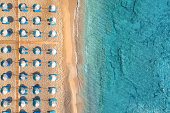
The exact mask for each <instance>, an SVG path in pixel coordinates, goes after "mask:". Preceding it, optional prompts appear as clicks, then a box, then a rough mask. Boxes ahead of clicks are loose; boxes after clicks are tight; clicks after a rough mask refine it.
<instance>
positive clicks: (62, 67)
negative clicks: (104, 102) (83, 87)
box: [0, 0, 81, 113]
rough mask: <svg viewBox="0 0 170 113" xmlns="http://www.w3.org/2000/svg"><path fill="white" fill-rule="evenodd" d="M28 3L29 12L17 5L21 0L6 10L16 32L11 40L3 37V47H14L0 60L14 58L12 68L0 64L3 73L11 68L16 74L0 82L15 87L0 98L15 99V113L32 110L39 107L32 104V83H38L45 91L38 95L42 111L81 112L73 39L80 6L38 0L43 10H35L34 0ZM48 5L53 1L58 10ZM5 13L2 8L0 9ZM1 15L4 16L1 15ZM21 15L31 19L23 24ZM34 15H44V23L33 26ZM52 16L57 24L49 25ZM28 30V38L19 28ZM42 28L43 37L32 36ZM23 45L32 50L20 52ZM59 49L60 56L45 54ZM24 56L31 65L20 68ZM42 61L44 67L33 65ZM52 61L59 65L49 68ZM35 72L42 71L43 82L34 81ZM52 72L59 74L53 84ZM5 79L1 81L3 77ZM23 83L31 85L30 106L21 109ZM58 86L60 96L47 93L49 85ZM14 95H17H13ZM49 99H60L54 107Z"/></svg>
mask: <svg viewBox="0 0 170 113" xmlns="http://www.w3.org/2000/svg"><path fill="white" fill-rule="evenodd" d="M0 2H5V1H4V0H0ZM24 2H25V3H26V4H27V5H28V12H27V13H24V12H21V11H19V9H18V5H19V4H20V3H21V1H19V0H12V1H11V3H12V4H13V5H14V6H15V8H13V9H12V10H11V11H10V12H9V13H8V14H7V13H5V12H3V13H2V14H5V15H6V16H9V15H10V16H13V17H14V22H13V23H12V24H11V25H9V26H10V27H11V28H12V29H14V33H13V34H12V36H11V37H9V38H8V39H7V38H5V37H1V39H0V40H1V42H0V47H4V46H7V45H9V46H11V47H12V52H11V53H10V54H5V55H3V54H1V55H0V56H1V61H2V60H4V59H7V58H10V57H12V60H13V61H14V62H13V63H12V65H11V67H7V68H2V67H0V70H3V71H1V74H3V73H5V72H6V71H9V70H11V71H12V72H13V76H12V79H11V80H8V81H7V82H5V81H3V82H2V83H1V84H0V87H3V86H5V85H6V84H11V85H12V89H11V92H12V93H9V94H7V95H2V94H0V100H2V99H5V98H7V97H12V98H13V101H12V103H11V105H10V106H9V107H10V108H11V111H12V112H19V111H20V110H21V109H24V110H25V111H26V112H28V113H30V112H32V111H34V110H35V109H37V108H34V107H32V99H33V98H34V97H35V95H34V94H33V93H32V86H33V85H35V84H39V85H40V86H41V87H42V92H43V93H40V94H39V95H38V96H39V97H40V98H41V99H42V102H41V103H42V104H41V105H40V107H39V109H41V111H42V112H46V111H50V110H55V111H56V112H60V113H64V112H65V113H79V110H78V109H79V108H78V107H79V106H78V104H79V103H80V102H81V101H80V99H78V98H79V96H78V89H79V88H78V86H79V85H78V78H77V69H76V55H75V51H74V48H75V47H74V46H75V45H74V43H75V42H74V41H73V22H74V13H75V10H76V7H77V1H76V0H64V1H60V0H59V1H57V0H50V1H44V2H41V0H37V1H36V2H35V3H38V4H40V5H41V6H42V13H35V12H33V11H32V8H31V7H32V5H33V4H34V2H29V0H26V1H24ZM47 4H54V5H56V6H57V13H56V14H51V13H50V12H48V5H47ZM1 12H2V11H1ZM1 16H2V15H1ZM21 16H25V17H27V18H28V20H29V22H28V25H20V24H19V22H18V19H19V18H20V17H21ZM35 16H40V17H42V23H41V26H34V25H33V24H32V23H33V21H32V18H33V17H35ZM49 17H56V19H57V27H56V26H52V27H51V26H48V24H47V22H46V21H47V19H49ZM9 26H7V25H3V24H1V27H2V28H7V27H9ZM21 28H22V29H26V30H27V31H28V37H24V38H23V37H20V36H19V34H18V33H19V30H20V29H21ZM35 29H39V30H40V31H41V32H42V38H35V37H34V36H33V35H32V32H33V30H35ZM52 29H53V30H56V31H57V38H49V37H48V31H49V30H52ZM20 46H24V47H26V48H28V49H29V51H28V52H29V54H27V55H21V54H19V52H18V49H19V47H20ZM36 46H39V47H41V48H42V50H43V51H42V55H38V56H35V55H34V54H33V53H32V50H33V48H34V47H36ZM53 47H54V48H57V55H56V56H54V57H53V56H50V55H49V54H46V51H47V50H48V49H50V48H53ZM21 58H25V59H26V60H28V65H29V66H28V67H25V68H20V67H19V64H18V61H19V60H20V59H21ZM37 58H39V59H41V60H42V67H39V68H34V67H33V65H32V63H33V60H35V59H37ZM50 60H54V61H57V68H55V69H50V68H49V67H48V66H47V62H48V61H50ZM24 71H25V72H27V74H28V75H29V77H28V80H26V81H20V80H19V78H18V75H19V74H20V73H21V72H24ZM35 71H39V72H41V74H42V75H43V76H42V81H40V82H35V81H33V80H32V76H33V75H32V74H33V72H35ZM52 73H57V74H58V77H57V81H56V82H53V83H51V82H50V81H49V80H48V75H49V74H52ZM1 81H2V80H1ZM21 84H24V85H26V86H28V87H29V89H28V96H26V98H27V99H28V105H27V107H24V108H21V107H19V105H18V103H19V99H20V97H21V95H20V94H19V93H18V90H19V86H20V85H21ZM54 86H55V87H57V91H58V92H57V95H53V96H51V95H49V94H48V90H47V88H48V87H54ZM14 94H15V95H14ZM50 98H57V106H56V107H54V108H51V107H49V106H47V105H48V100H49V99H50ZM6 110H7V109H6V108H3V107H0V112H2V111H6Z"/></svg>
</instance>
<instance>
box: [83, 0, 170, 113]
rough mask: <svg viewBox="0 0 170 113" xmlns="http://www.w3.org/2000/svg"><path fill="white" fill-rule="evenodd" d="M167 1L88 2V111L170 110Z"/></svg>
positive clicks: (145, 112) (148, 112) (133, 112)
mask: <svg viewBox="0 0 170 113" xmlns="http://www.w3.org/2000/svg"><path fill="white" fill-rule="evenodd" d="M168 1H169V0H87V1H86V23H85V50H84V51H85V53H84V54H85V64H84V76H85V80H86V90H85V97H86V102H87V106H86V113H167V112H168V110H169V108H168V105H169V103H170V101H169V100H170V99H169V98H170V97H169V95H170V93H169V91H168V90H169V88H170V86H169V84H168V83H170V19H169V18H170V17H169V15H170V1H169V2H168Z"/></svg>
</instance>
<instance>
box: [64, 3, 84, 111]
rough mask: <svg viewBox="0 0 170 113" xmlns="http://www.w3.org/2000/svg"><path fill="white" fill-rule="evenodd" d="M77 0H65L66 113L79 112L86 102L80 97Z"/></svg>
mask: <svg viewBox="0 0 170 113" xmlns="http://www.w3.org/2000/svg"><path fill="white" fill-rule="evenodd" d="M77 2H78V1H77V0H74V1H73V0H65V1H64V2H63V23H64V26H63V33H64V44H63V58H64V60H63V72H64V75H65V80H64V90H65V95H64V98H65V99H64V109H65V112H66V113H79V112H80V111H82V109H83V106H84V104H83V103H84V102H83V101H82V99H81V98H80V90H81V89H80V81H79V77H78V71H77V57H76V54H77V53H76V49H77V48H76V45H77V44H76V42H75V41H76V39H75V36H76V35H77V32H76V27H75V25H76V24H77V22H75V21H76V18H75V17H76V15H75V14H77V8H78V6H77V4H78V3H77Z"/></svg>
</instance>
